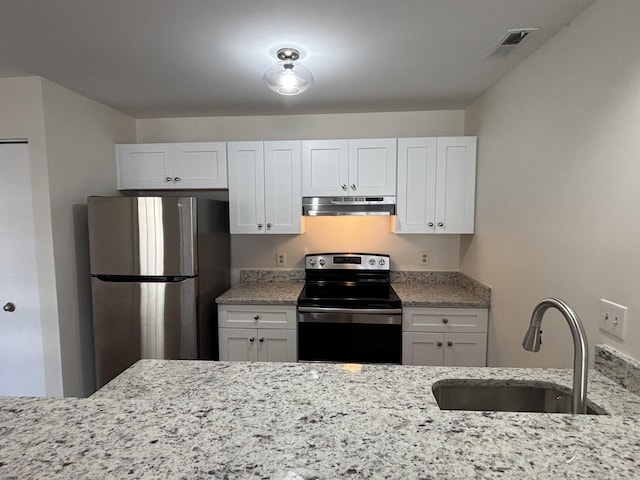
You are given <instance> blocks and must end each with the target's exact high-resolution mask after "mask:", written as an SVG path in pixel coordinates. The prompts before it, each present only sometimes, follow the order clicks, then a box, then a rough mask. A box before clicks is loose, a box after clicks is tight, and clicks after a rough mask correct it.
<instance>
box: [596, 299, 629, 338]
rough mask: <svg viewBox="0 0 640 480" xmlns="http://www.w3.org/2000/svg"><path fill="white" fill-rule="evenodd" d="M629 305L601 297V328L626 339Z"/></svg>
mask: <svg viewBox="0 0 640 480" xmlns="http://www.w3.org/2000/svg"><path fill="white" fill-rule="evenodd" d="M627 310H628V309H627V307H625V306H623V305H618V304H617V303H613V302H610V301H609V300H605V299H604V298H601V299H600V330H602V331H603V332H606V333H608V334H609V335H613V336H614V337H616V338H619V339H620V340H624V324H625V320H626V318H627Z"/></svg>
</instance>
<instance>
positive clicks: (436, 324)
mask: <svg viewBox="0 0 640 480" xmlns="http://www.w3.org/2000/svg"><path fill="white" fill-rule="evenodd" d="M487 318H488V311H487V310H486V309H482V308H480V309H477V308H411V307H409V308H403V309H402V329H403V331H407V332H443V333H447V332H476V333H486V331H487Z"/></svg>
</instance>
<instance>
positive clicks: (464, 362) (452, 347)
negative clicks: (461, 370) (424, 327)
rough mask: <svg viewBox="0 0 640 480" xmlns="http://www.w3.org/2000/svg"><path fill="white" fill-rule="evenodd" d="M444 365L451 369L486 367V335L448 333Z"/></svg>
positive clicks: (445, 338) (445, 339) (446, 335)
mask: <svg viewBox="0 0 640 480" xmlns="http://www.w3.org/2000/svg"><path fill="white" fill-rule="evenodd" d="M444 343H445V345H444V346H445V348H444V364H445V365H447V366H449V367H485V366H486V365H487V335H486V334H484V333H446V334H445V335H444Z"/></svg>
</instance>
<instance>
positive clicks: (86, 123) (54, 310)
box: [0, 77, 135, 396]
mask: <svg viewBox="0 0 640 480" xmlns="http://www.w3.org/2000/svg"><path fill="white" fill-rule="evenodd" d="M0 112H1V115H0V138H27V139H28V141H29V155H30V161H31V174H32V185H33V210H34V217H35V222H36V257H37V258H36V261H37V269H38V284H39V290H40V292H39V293H40V303H41V316H42V327H43V334H44V354H45V365H44V366H43V368H44V369H45V382H46V392H47V395H50V396H60V395H62V394H64V395H65V396H84V395H87V394H89V393H91V392H92V390H93V383H94V379H93V377H94V374H93V346H92V344H93V340H92V338H91V328H90V327H91V317H90V314H91V311H90V301H91V300H90V287H89V277H88V259H87V240H86V237H87V234H86V209H85V208H83V205H85V206H86V197H87V195H90V194H113V193H116V188H115V185H116V178H115V161H114V144H115V143H127V142H130V143H132V142H135V121H134V120H133V118H131V117H128V116H126V115H123V114H121V113H119V112H116V111H115V110H112V109H110V108H108V107H105V106H103V105H101V104H99V103H96V102H94V101H92V100H89V99H87V98H85V97H82V96H80V95H78V94H76V93H73V92H71V91H70V90H67V89H65V88H63V87H60V86H59V85H56V84H54V83H52V82H49V81H47V80H44V79H41V78H39V77H22V78H3V79H0Z"/></svg>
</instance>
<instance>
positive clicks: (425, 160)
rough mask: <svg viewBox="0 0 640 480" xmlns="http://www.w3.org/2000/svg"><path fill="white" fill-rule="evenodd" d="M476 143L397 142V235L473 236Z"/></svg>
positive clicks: (465, 139) (468, 140)
mask: <svg viewBox="0 0 640 480" xmlns="http://www.w3.org/2000/svg"><path fill="white" fill-rule="evenodd" d="M476 140H477V139H476V137H438V138H401V139H399V140H398V197H397V205H396V213H397V218H396V220H397V225H396V232H397V233H458V234H459V233H473V230H474V216H475V186H476Z"/></svg>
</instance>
